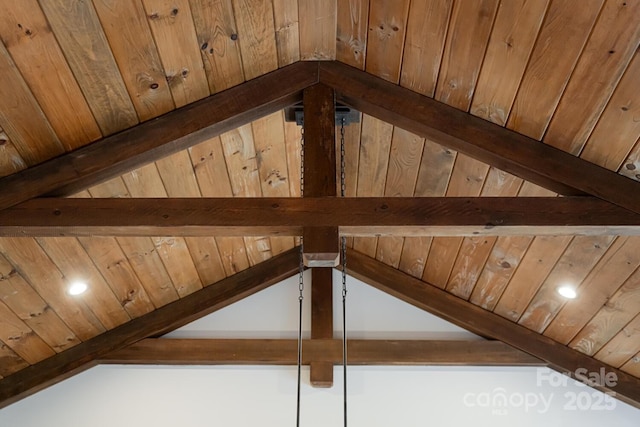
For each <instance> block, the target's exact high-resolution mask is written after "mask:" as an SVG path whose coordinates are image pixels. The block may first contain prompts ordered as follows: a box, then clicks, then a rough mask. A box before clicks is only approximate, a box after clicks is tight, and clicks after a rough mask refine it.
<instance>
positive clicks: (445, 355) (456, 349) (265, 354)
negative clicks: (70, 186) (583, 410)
mask: <svg viewBox="0 0 640 427" xmlns="http://www.w3.org/2000/svg"><path fill="white" fill-rule="evenodd" d="M297 348H298V342H297V341H296V340H287V339H167V338H163V339H153V338H150V339H145V340H142V341H139V342H137V343H136V344H133V345H130V346H128V347H127V348H124V349H122V350H118V351H114V352H112V353H109V354H108V355H106V356H105V357H103V358H101V359H100V363H106V364H111V363H118V364H157V363H162V364H180V365H188V364H205V365H224V364H232V365H245V364H250V365H255V364H260V365H294V364H296V363H297ZM347 351H348V353H349V364H350V365H393V366H420V365H422V366H424V365H439V366H447V365H448V366H474V365H477V366H487V365H489V366H503V365H504V366H542V365H544V362H542V361H541V360H539V359H536V358H535V357H532V356H530V355H528V354H526V353H524V352H521V351H519V350H516V349H514V348H513V347H511V346H509V345H507V344H504V343H502V342H500V341H485V340H476V341H419V340H356V339H350V340H349V341H348V342H347ZM314 361H322V362H324V363H329V364H330V365H337V364H340V363H342V340H337V339H335V340H334V339H316V340H314V339H312V340H308V339H307V340H303V342H302V364H303V365H308V364H309V363H313V362H314Z"/></svg>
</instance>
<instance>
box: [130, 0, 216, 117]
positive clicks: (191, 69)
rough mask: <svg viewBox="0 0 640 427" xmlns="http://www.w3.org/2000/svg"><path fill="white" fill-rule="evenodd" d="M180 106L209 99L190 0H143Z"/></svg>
mask: <svg viewBox="0 0 640 427" xmlns="http://www.w3.org/2000/svg"><path fill="white" fill-rule="evenodd" d="M142 3H143V4H144V8H145V10H146V12H147V17H148V22H149V27H150V28H151V31H152V33H153V37H154V38H155V41H156V45H157V46H158V52H159V53H160V58H161V59H162V63H163V65H164V70H165V77H166V80H167V82H168V83H169V89H170V90H171V94H172V95H173V101H174V102H175V104H176V106H177V107H182V106H183V105H186V104H189V103H191V102H194V101H197V100H198V99H202V98H205V97H206V96H208V95H209V84H208V81H207V77H206V74H205V72H204V64H203V63H202V57H201V55H200V45H199V44H198V40H197V39H196V33H195V28H194V26H193V17H192V16H191V8H190V7H189V0H142Z"/></svg>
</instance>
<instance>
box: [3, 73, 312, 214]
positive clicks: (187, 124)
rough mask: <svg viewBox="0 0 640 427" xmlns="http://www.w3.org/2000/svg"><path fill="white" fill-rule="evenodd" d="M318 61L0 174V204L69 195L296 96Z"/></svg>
mask: <svg viewBox="0 0 640 427" xmlns="http://www.w3.org/2000/svg"><path fill="white" fill-rule="evenodd" d="M317 78H318V65H317V64H316V63H310V62H299V63H296V64H293V65H290V66H287V67H284V68H281V69H279V70H277V71H274V72H272V73H269V74H267V75H264V76H262V77H258V78H256V79H254V80H251V81H248V82H246V83H244V84H241V85H238V86H235V87H233V88H231V89H228V90H225V91H223V92H220V93H218V94H215V95H212V96H210V97H208V98H205V99H203V100H201V101H198V102H195V103H193V104H189V105H187V106H184V107H182V108H179V109H177V110H174V111H172V112H170V113H167V114H165V115H163V116H161V117H159V118H157V119H153V120H150V121H148V122H145V123H142V124H140V125H138V126H135V127H133V128H131V129H128V130H125V131H123V132H120V133H117V134H115V135H111V136H108V137H106V138H104V139H102V140H100V141H97V142H95V143H93V144H91V145H88V146H86V147H83V148H80V149H78V150H76V151H73V152H71V153H68V154H65V155H63V156H61V157H58V158H55V159H53V160H50V161H48V162H45V163H42V164H40V165H37V166H34V167H31V168H29V169H26V170H24V171H22V172H18V173H16V174H14V175H10V176H8V177H5V178H2V179H0V188H2V191H1V192H0V209H3V208H6V207H8V206H13V205H15V204H18V203H20V202H22V201H25V200H29V199H31V198H33V197H38V196H42V195H55V196H62V195H69V194H73V193H75V192H78V191H81V190H84V189H86V188H88V187H90V186H92V185H95V184H98V183H100V182H102V181H106V180H108V179H110V178H114V177H116V176H119V175H122V174H123V173H125V172H128V171H130V170H132V169H135V168H137V167H140V166H144V165H146V164H148V163H151V162H153V161H156V160H159V159H161V158H163V157H166V156H168V155H170V154H173V153H175V152H178V151H180V150H184V149H186V148H188V147H190V146H193V145H195V144H197V143H199V142H202V141H205V140H207V139H209V138H211V137H213V136H216V135H219V134H221V133H223V132H226V131H229V130H232V129H235V128H237V127H239V126H241V125H244V124H246V123H249V122H251V121H253V120H255V119H258V118H260V117H263V116H265V115H267V114H269V113H273V112H275V111H278V110H281V109H282V108H284V107H286V106H288V105H291V104H294V103H296V102H299V101H300V100H301V99H302V91H303V90H304V88H306V87H307V86H309V85H312V84H314V83H315V82H317Z"/></svg>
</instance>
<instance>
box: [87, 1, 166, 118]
mask: <svg viewBox="0 0 640 427" xmlns="http://www.w3.org/2000/svg"><path fill="white" fill-rule="evenodd" d="M93 5H94V6H95V8H96V13H97V14H98V17H99V18H100V22H101V24H102V29H103V30H104V33H105V36H106V37H107V40H108V42H109V47H110V48H111V52H112V53H113V56H114V58H115V60H116V62H117V64H118V69H119V70H120V73H121V74H122V80H123V82H124V84H125V86H126V87H127V91H128V92H129V96H130V97H131V102H132V103H133V106H134V108H135V110H136V113H137V114H138V117H139V118H140V121H146V120H149V119H152V118H154V117H158V116H160V115H162V114H164V113H167V112H169V111H171V110H173V109H174V108H175V104H174V102H173V98H172V97H171V92H170V90H169V86H168V84H167V78H166V75H165V69H164V67H163V66H162V63H161V62H160V55H159V54H158V48H157V47H156V43H155V41H154V39H153V35H152V34H151V29H150V28H149V23H148V21H147V14H146V13H145V10H144V7H143V5H142V2H137V1H136V2H122V1H121V2H118V1H109V0H96V1H94V2H93ZM124 16H126V17H127V19H123V17H124Z"/></svg>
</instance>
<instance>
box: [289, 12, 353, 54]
mask: <svg viewBox="0 0 640 427" xmlns="http://www.w3.org/2000/svg"><path fill="white" fill-rule="evenodd" d="M342 1H344V0H340V1H339V2H342ZM337 3H338V0H327V1H317V0H298V16H299V18H300V22H299V25H300V59H301V60H303V61H309V60H321V61H326V60H332V59H335V58H336V38H337V37H336V23H337V7H338V6H337Z"/></svg>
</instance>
